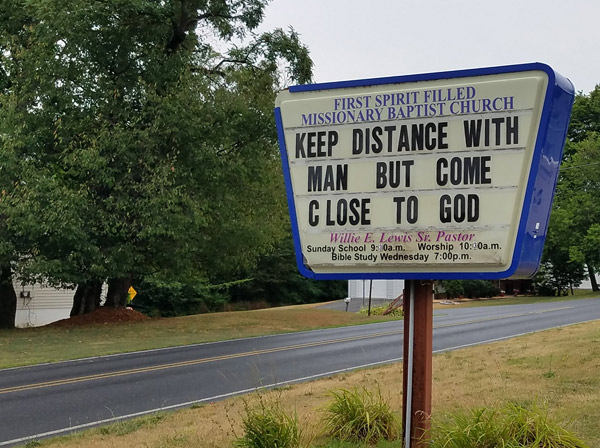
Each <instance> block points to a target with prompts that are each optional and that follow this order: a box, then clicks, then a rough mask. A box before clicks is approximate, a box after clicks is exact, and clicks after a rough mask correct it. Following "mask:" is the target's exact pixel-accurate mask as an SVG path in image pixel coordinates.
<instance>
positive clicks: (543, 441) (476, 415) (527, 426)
mask: <svg viewBox="0 0 600 448" xmlns="http://www.w3.org/2000/svg"><path fill="white" fill-rule="evenodd" d="M432 439H433V440H432V444H431V448H442V447H443V448H465V447H469V448H495V447H505V448H517V447H521V448H587V445H586V444H585V443H584V442H583V441H582V440H580V439H578V438H577V437H575V436H574V435H573V434H571V433H570V432H568V431H567V430H566V429H564V428H562V427H561V426H560V425H558V424H557V423H555V422H552V421H550V419H549V418H548V414H547V412H546V410H542V409H540V408H538V407H536V406H535V405H532V406H531V407H529V408H526V407H524V406H521V405H518V404H514V403H511V404H508V405H506V406H505V407H504V408H502V409H500V410H498V409H489V408H482V409H475V410H472V411H470V412H469V413H467V414H464V413H461V414H456V415H454V416H453V417H452V418H451V420H450V421H447V422H436V425H435V430H434V435H433V437H432Z"/></svg>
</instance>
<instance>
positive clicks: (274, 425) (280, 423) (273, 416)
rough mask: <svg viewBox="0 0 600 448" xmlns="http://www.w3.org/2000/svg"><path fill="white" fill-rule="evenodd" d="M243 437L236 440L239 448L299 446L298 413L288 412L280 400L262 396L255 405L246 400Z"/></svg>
mask: <svg viewBox="0 0 600 448" xmlns="http://www.w3.org/2000/svg"><path fill="white" fill-rule="evenodd" d="M242 427H243V429H244V435H243V437H241V438H239V439H238V440H237V441H236V442H235V446H237V447H239V448H298V447H299V446H300V436H301V433H300V429H299V428H298V418H297V416H296V415H293V416H290V415H288V414H286V413H285V412H284V411H283V410H282V409H281V406H280V404H279V403H278V402H265V400H264V398H262V397H260V399H259V403H258V405H257V406H255V407H250V405H249V404H248V403H247V402H245V415H244V417H243V421H242Z"/></svg>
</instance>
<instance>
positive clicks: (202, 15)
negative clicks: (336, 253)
mask: <svg viewBox="0 0 600 448" xmlns="http://www.w3.org/2000/svg"><path fill="white" fill-rule="evenodd" d="M266 4H267V1H265V0H239V1H238V0H235V1H234V0H211V1H202V2H189V1H182V0H173V1H163V2H157V1H153V0H131V1H127V2H123V1H120V0H106V1H101V2H90V1H88V0H73V1H69V2H45V1H34V2H31V1H23V0H5V1H2V2H1V3H0V47H1V48H2V51H1V52H0V103H1V104H2V107H1V108H0V144H1V146H2V151H1V152H0V166H1V167H2V168H3V169H2V170H0V192H1V198H0V199H1V200H0V216H2V219H1V220H0V240H1V241H2V244H1V245H0V328H2V327H6V328H11V327H13V326H14V318H15V305H16V295H15V293H14V288H13V286H12V285H13V283H12V281H13V279H18V280H21V281H24V282H26V283H33V282H35V281H36V280H38V281H44V282H46V283H49V284H51V285H53V286H63V285H69V286H77V293H76V294H75V295H74V303H73V308H72V314H73V315H76V314H86V313H89V312H91V311H93V310H94V309H95V308H97V307H98V306H100V297H101V285H102V283H103V282H107V283H108V286H109V287H108V294H107V299H106V302H105V303H104V306H110V307H124V306H126V303H127V302H126V300H127V291H128V288H129V286H130V285H132V283H133V282H135V281H146V282H151V283H153V293H152V297H154V298H156V297H157V288H158V286H159V285H162V286H161V287H165V288H166V289H168V290H169V291H170V292H173V293H175V296H176V297H175V299H176V301H178V302H179V304H178V307H177V308H174V307H169V306H168V305H167V306H166V310H165V314H168V315H171V314H173V313H179V312H187V311H188V310H192V311H195V310H196V309H197V308H198V307H200V308H201V307H202V306H207V307H208V308H210V307H211V306H213V305H214V303H213V301H210V300H206V298H207V297H208V296H207V294H206V293H205V292H206V290H211V295H212V294H213V293H215V292H216V293H217V294H219V293H220V291H215V290H213V289H212V288H213V286H215V285H217V286H218V287H221V286H222V285H226V284H229V283H231V282H233V281H237V280H240V279H246V278H248V275H247V274H248V273H250V272H251V271H252V270H253V269H254V267H255V266H256V262H257V259H258V258H259V257H260V256H261V255H265V254H269V253H271V252H272V251H273V249H274V248H275V247H277V246H278V244H279V243H280V241H281V240H282V239H285V238H286V236H287V235H288V229H287V228H288V227H289V222H288V220H287V211H286V204H285V195H284V190H283V177H282V175H281V163H280V161H279V157H278V148H277V136H276V130H275V120H274V116H273V113H272V110H273V103H274V99H275V94H276V92H277V91H278V90H280V89H282V88H284V87H286V86H287V85H288V84H289V83H292V82H293V83H306V82H308V81H310V79H311V76H312V61H311V59H310V57H309V54H308V49H307V48H306V47H305V46H304V45H303V44H302V43H301V42H300V40H299V37H298V35H297V33H295V32H294V31H293V30H291V29H290V30H282V29H275V30H272V31H267V32H257V31H256V30H257V28H258V27H259V25H260V24H261V22H262V19H263V15H264V9H265V7H266ZM40 214H43V215H44V219H43V220H40V219H39V216H40ZM181 285H183V286H181ZM135 286H138V285H135ZM202 289H204V290H205V291H203V290H202ZM188 290H189V291H190V292H192V293H195V294H196V296H193V297H192V298H191V299H190V300H188V301H187V303H183V301H182V300H181V298H180V297H181V296H180V294H184V293H187V292H188ZM218 299H219V297H217V298H216V299H215V300H214V302H218V301H219V300H218ZM186 300H187V298H186ZM155 303H158V304H159V305H160V306H163V305H166V304H165V301H163V300H158V301H155ZM202 304H204V305H202Z"/></svg>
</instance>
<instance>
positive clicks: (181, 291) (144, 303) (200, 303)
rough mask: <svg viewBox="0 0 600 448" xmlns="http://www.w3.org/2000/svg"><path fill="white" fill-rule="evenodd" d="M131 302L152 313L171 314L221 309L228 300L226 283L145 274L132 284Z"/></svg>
mask: <svg viewBox="0 0 600 448" xmlns="http://www.w3.org/2000/svg"><path fill="white" fill-rule="evenodd" d="M135 289H136V291H137V293H138V294H137V295H136V296H135V298H134V300H133V301H132V302H131V304H130V305H131V306H132V307H133V308H134V309H136V310H138V311H141V312H143V313H145V314H147V315H149V316H152V317H158V316H160V317H174V316H186V315H190V314H199V313H207V312H211V311H223V306H224V305H225V304H226V303H227V301H228V300H229V296H228V294H227V285H216V286H213V285H210V284H209V283H208V282H207V281H206V280H204V281H202V280H196V281H190V280H188V281H186V282H177V281H170V280H160V279H158V278H155V277H147V278H146V279H144V280H143V281H141V282H140V283H139V285H135Z"/></svg>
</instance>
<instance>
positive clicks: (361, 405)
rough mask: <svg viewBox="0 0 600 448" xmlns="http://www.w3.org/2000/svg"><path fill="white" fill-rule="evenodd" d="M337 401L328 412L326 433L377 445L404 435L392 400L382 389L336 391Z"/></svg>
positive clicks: (326, 410) (328, 408) (337, 437)
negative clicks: (391, 403)
mask: <svg viewBox="0 0 600 448" xmlns="http://www.w3.org/2000/svg"><path fill="white" fill-rule="evenodd" d="M331 394H332V395H333V401H332V402H331V403H330V404H329V405H328V406H327V408H326V409H325V412H326V414H325V418H324V423H325V430H326V431H327V433H328V434H329V435H330V436H332V437H334V438H336V439H339V440H342V441H352V442H366V443H370V444H374V443H377V441H379V440H380V439H385V440H393V439H396V438H397V437H398V435H399V434H400V425H399V423H398V419H397V417H396V415H395V414H394V413H393V412H392V410H391V408H390V404H389V400H386V399H384V398H383V396H382V394H381V390H380V389H379V388H377V389H376V390H375V391H370V390H368V389H365V388H361V389H358V388H354V389H342V390H340V391H337V392H332V393H331Z"/></svg>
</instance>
